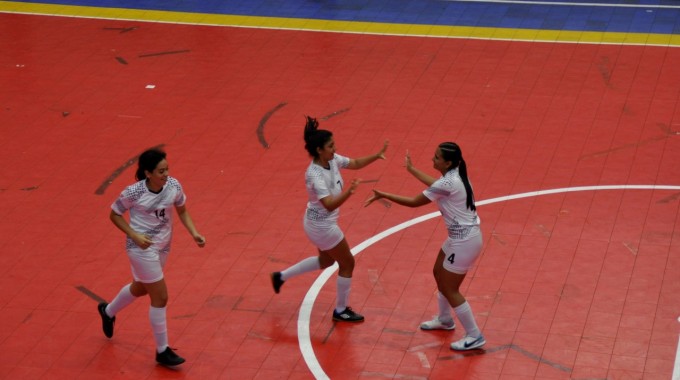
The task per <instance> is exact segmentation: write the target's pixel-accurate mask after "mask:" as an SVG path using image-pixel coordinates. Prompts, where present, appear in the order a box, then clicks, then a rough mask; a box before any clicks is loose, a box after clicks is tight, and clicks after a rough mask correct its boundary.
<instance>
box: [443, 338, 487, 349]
mask: <svg viewBox="0 0 680 380" xmlns="http://www.w3.org/2000/svg"><path fill="white" fill-rule="evenodd" d="M485 344H486V340H485V341H483V342H481V343H476V344H474V345H472V346H470V347H467V348H465V347H464V348H453V346H450V347H451V349H452V350H454V351H470V350H479V349H481V348H482V347H484V345H485Z"/></svg>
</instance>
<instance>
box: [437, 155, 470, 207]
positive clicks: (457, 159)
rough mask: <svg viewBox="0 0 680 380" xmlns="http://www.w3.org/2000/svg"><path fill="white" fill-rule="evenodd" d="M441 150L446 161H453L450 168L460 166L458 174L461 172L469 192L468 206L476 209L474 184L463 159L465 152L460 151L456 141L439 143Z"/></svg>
mask: <svg viewBox="0 0 680 380" xmlns="http://www.w3.org/2000/svg"><path fill="white" fill-rule="evenodd" d="M439 150H440V151H441V152H442V157H443V158H444V159H445V160H446V161H451V166H450V167H449V169H448V170H451V169H455V168H459V169H458V174H460V179H461V180H463V185H465V192H466V193H467V202H466V204H467V207H468V208H469V209H470V210H472V211H475V210H476V209H477V207H476V206H475V195H474V194H473V193H472V186H470V180H469V179H468V175H467V165H466V164H465V160H463V152H461V151H460V147H459V146H458V144H456V143H452V142H443V143H441V144H439Z"/></svg>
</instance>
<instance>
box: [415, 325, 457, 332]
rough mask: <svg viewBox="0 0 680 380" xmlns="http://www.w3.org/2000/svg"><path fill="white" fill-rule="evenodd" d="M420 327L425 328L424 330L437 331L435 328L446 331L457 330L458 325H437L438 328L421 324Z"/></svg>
mask: <svg viewBox="0 0 680 380" xmlns="http://www.w3.org/2000/svg"><path fill="white" fill-rule="evenodd" d="M420 329H421V330H424V331H435V330H445V331H450V330H455V329H456V325H453V326H451V327H437V328H429V327H423V326H420Z"/></svg>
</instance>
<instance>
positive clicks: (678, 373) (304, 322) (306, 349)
mask: <svg viewBox="0 0 680 380" xmlns="http://www.w3.org/2000/svg"><path fill="white" fill-rule="evenodd" d="M598 190H680V186H673V185H603V186H577V187H565V188H560V189H550V190H539V191H530V192H527V193H520V194H514V195H507V196H503V197H497V198H491V199H487V200H483V201H479V202H477V206H483V205H487V204H492V203H498V202H504V201H509V200H514V199H521V198H530V197H537V196H541V195H550V194H559V193H571V192H576V191H598ZM440 215H441V214H440V213H439V211H435V212H432V213H429V214H425V215H422V216H419V217H417V218H414V219H411V220H408V221H406V222H404V223H401V224H398V225H396V226H394V227H391V228H388V229H386V230H385V231H383V232H380V233H379V234H377V235H374V236H372V237H371V238H369V239H367V240H364V241H363V242H361V243H360V244H359V245H357V246H355V247H354V248H352V255H354V256H356V255H358V254H359V253H360V252H361V251H363V250H364V249H366V248H368V247H370V246H371V245H373V244H375V243H377V242H379V241H380V240H382V239H384V238H386V237H388V236H390V235H392V234H394V233H397V232H399V231H401V230H403V229H406V228H408V227H410V226H412V225H414V224H418V223H421V222H424V221H426V220H429V219H432V218H436V217H437V216H440ZM337 269H338V264H337V263H336V264H333V265H332V266H330V267H328V268H326V269H325V270H324V271H323V272H321V274H320V275H319V277H317V279H316V281H314V283H313V284H312V286H311V287H310V288H309V290H308V291H307V294H306V295H305V298H304V299H303V300H302V305H301V306H300V313H299V315H298V343H299V346H300V352H301V353H302V357H303V359H304V360H305V363H306V364H307V367H308V368H309V370H310V371H311V372H312V374H313V375H314V378H316V379H329V377H328V375H327V374H326V372H324V370H323V368H321V364H319V361H318V360H317V359H316V355H315V354H314V348H313V347H312V340H311V334H310V332H309V322H310V317H311V314H312V308H313V307H314V302H315V301H316V297H317V296H318V295H319V292H320V291H321V288H322V287H323V286H324V285H325V284H326V281H328V279H329V278H330V277H331V275H332V274H333V272H335V271H336V270H337ZM672 379H673V380H680V336H679V337H678V348H677V351H676V358H675V365H674V367H673V378H672Z"/></svg>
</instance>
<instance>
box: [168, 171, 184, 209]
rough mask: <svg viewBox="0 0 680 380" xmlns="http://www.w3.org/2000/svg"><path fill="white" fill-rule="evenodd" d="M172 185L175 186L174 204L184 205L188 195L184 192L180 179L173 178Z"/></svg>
mask: <svg viewBox="0 0 680 380" xmlns="http://www.w3.org/2000/svg"><path fill="white" fill-rule="evenodd" d="M171 186H172V187H174V188H175V193H176V194H175V200H174V202H173V204H174V205H175V207H182V206H184V204H186V203H187V196H186V194H184V189H183V188H182V185H181V184H180V183H179V181H178V180H176V179H174V178H171Z"/></svg>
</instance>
